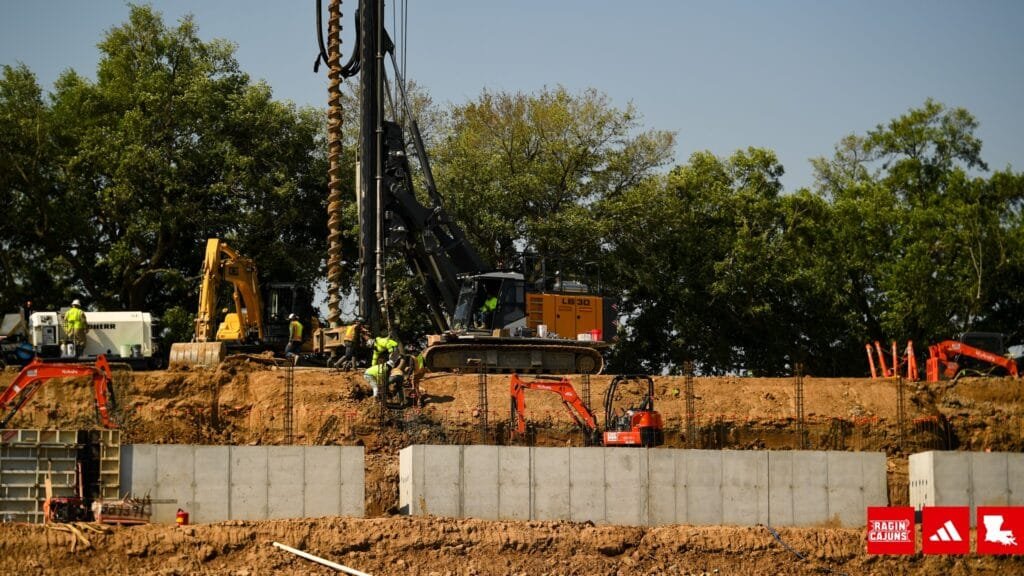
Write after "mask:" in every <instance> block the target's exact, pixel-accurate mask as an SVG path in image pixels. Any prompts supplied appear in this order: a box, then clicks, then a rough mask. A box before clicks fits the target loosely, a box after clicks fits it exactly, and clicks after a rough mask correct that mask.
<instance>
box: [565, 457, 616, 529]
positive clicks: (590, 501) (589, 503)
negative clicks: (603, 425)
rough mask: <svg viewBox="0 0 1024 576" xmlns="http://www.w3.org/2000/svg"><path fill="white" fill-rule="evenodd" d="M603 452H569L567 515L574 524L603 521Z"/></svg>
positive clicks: (604, 486)
mask: <svg viewBox="0 0 1024 576" xmlns="http://www.w3.org/2000/svg"><path fill="white" fill-rule="evenodd" d="M604 461H605V451H604V450H603V449H601V448H570V449H569V468H570V470H569V477H568V480H569V516H570V519H571V520H572V521H573V522H586V521H587V520H590V521H592V522H604V521H605V514H606V510H605V493H606V492H607V490H606V483H605V482H606V480H605V467H604Z"/></svg>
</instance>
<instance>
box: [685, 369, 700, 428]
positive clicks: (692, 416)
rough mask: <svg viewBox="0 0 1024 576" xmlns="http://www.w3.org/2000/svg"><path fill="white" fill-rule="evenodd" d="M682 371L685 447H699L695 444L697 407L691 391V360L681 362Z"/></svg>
mask: <svg viewBox="0 0 1024 576" xmlns="http://www.w3.org/2000/svg"><path fill="white" fill-rule="evenodd" d="M683 373H684V374H685V376H686V379H685V388H686V447H687V448H699V446H698V445H697V408H696V402H695V399H696V396H695V394H694V391H693V362H692V361H690V360H687V361H686V362H684V363H683Z"/></svg>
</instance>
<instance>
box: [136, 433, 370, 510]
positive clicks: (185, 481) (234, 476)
mask: <svg viewBox="0 0 1024 576" xmlns="http://www.w3.org/2000/svg"><path fill="white" fill-rule="evenodd" d="M121 461H122V463H123V466H125V467H126V469H127V470H128V474H122V481H121V486H122V490H123V491H125V492H131V493H132V494H135V495H137V496H142V495H145V494H149V495H150V496H151V497H152V498H153V499H154V500H157V501H158V502H156V503H154V504H153V517H152V520H153V521H154V522H174V518H175V514H176V513H177V511H178V508H181V509H183V510H186V511H188V513H189V515H190V519H191V520H192V521H193V522H200V523H205V522H219V521H223V520H233V519H237V520H264V519H267V518H269V517H270V516H268V515H269V514H273V517H279V518H302V517H307V516H318V515H355V516H362V515H363V514H364V500H365V497H364V494H363V491H364V489H363V448H362V447H356V446H349V447H344V448H342V447H338V446H316V447H312V446H277V447H264V446H190V445H164V444H161V445H153V444H136V445H122V446H121ZM353 461H354V464H353ZM340 464H343V466H344V467H346V469H347V470H349V474H351V470H352V468H353V467H356V468H357V469H358V470H359V474H358V475H353V477H352V478H350V479H345V478H341V477H340V476H341V474H339V467H340ZM339 495H340V497H341V499H340V501H339ZM160 501H162V502H160Z"/></svg>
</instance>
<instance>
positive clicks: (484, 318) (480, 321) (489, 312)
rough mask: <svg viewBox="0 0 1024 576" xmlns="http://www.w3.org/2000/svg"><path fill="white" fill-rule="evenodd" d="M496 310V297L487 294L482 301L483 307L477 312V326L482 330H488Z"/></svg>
mask: <svg viewBox="0 0 1024 576" xmlns="http://www.w3.org/2000/svg"><path fill="white" fill-rule="evenodd" d="M497 309H498V297H497V296H495V295H494V294H489V295H488V296H487V298H486V299H485V300H484V303H483V305H482V306H480V308H479V310H477V325H478V326H480V327H482V328H488V327H489V325H490V321H491V319H492V317H493V316H494V311H495V310H497Z"/></svg>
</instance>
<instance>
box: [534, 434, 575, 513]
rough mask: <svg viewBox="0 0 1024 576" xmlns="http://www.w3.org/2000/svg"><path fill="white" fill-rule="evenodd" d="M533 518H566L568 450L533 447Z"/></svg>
mask: <svg viewBox="0 0 1024 576" xmlns="http://www.w3.org/2000/svg"><path fill="white" fill-rule="evenodd" d="M532 464H533V465H532V469H533V482H532V484H533V519H534V520H569V519H570V516H571V512H570V504H569V496H570V494H569V482H568V479H569V473H570V470H569V450H568V449H565V448H533V463H532Z"/></svg>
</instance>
